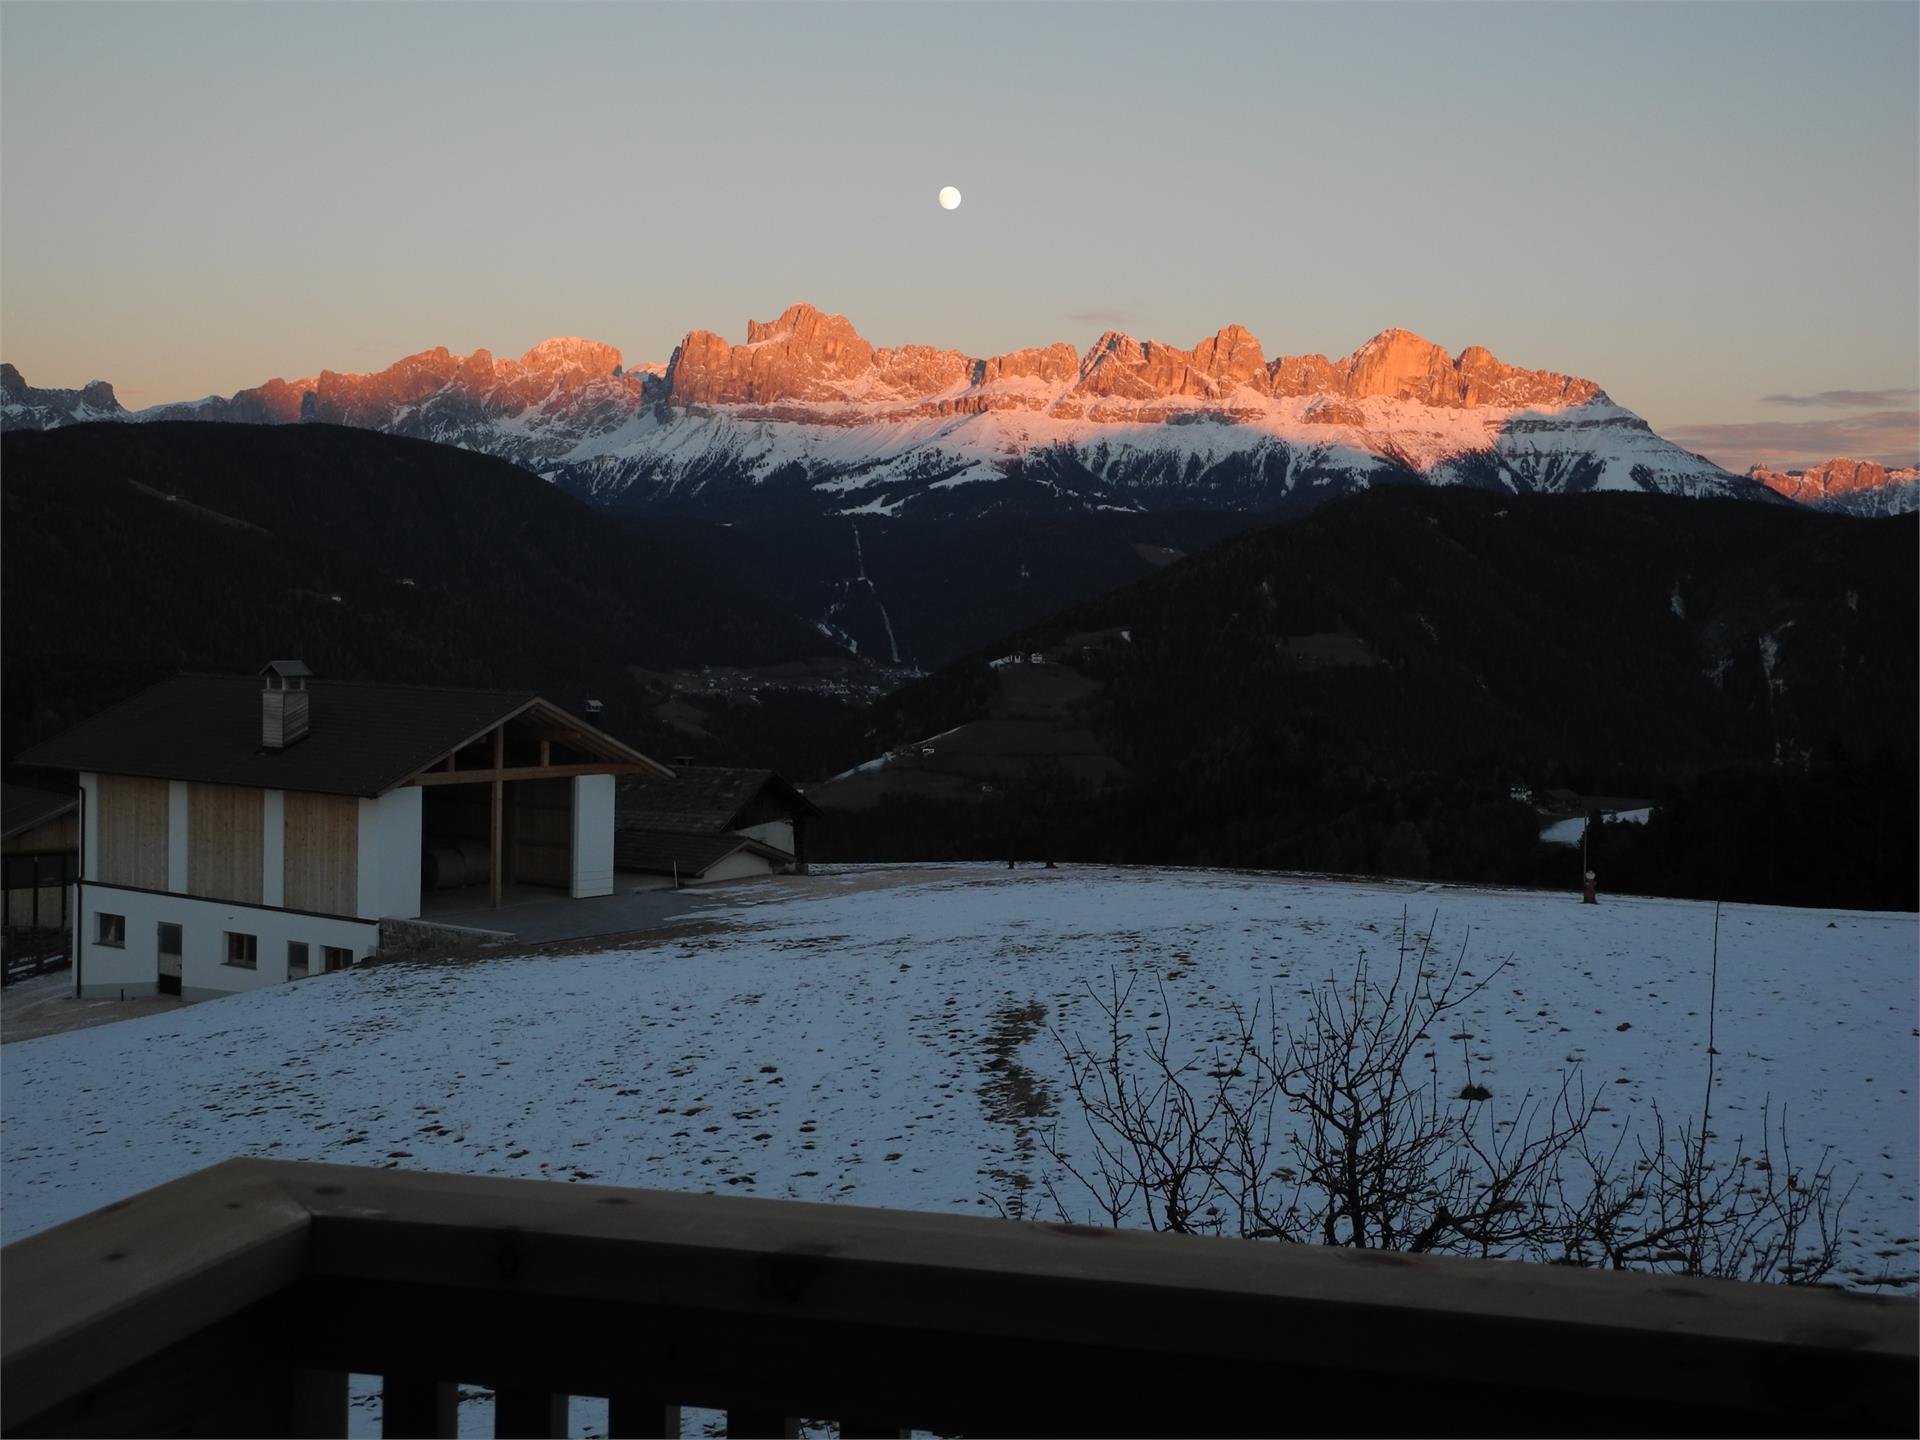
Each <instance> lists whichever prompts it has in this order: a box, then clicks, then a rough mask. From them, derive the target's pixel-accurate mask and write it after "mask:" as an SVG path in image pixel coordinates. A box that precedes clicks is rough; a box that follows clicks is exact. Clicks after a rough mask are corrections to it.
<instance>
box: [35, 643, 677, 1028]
mask: <svg viewBox="0 0 1920 1440" xmlns="http://www.w3.org/2000/svg"><path fill="white" fill-rule="evenodd" d="M20 763H21V764H23V765H32V766H39V767H45V768H49V769H59V770H68V771H74V772H77V773H78V777H79V790H80V798H81V810H80V818H81V825H80V830H81V833H80V851H81V855H80V879H79V882H78V885H77V891H78V898H77V901H76V923H75V925H74V985H75V992H76V993H77V994H79V995H81V996H103V997H112V996H129V997H130V996H134V995H151V994H154V993H156V992H157V993H162V994H179V995H183V996H185V997H187V998H189V999H195V998H205V997H209V996H214V995H222V994H228V993H231V992H233V991H238V990H249V989H253V988H255V987H257V986H261V985H269V984H273V983H276V982H278V981H282V980H288V979H299V978H300V977H302V976H304V975H311V974H315V973H318V972H321V971H325V970H333V969H340V968H344V967H346V966H348V965H351V964H352V963H353V962H354V961H356V960H358V959H361V958H363V957H365V956H367V955H369V954H371V953H373V951H374V950H375V949H376V948H378V946H379V941H380V922H381V921H382V920H388V921H393V920H414V919H418V918H420V917H421V916H422V913H423V909H422V901H423V898H424V899H425V901H426V912H425V913H426V916H427V918H429V919H431V916H432V913H433V909H434V906H435V904H436V902H438V903H441V904H443V905H445V906H446V908H448V909H470V908H471V907H472V906H473V905H474V904H475V903H477V902H478V900H479V896H480V894H482V893H485V894H486V895H488V896H489V897H490V899H491V901H492V903H493V904H495V905H498V904H500V903H501V901H502V898H503V896H509V895H511V896H513V897H515V898H530V897H531V896H533V895H536V894H537V895H542V896H546V897H551V896H553V895H555V894H556V893H558V894H565V895H570V896H573V897H576V898H577V897H584V896H589V895H607V894H611V893H612V892H613V885H614V877H613V870H614V864H613V821H614V786H615V782H616V778H617V777H619V776H622V775H642V774H651V775H656V776H661V777H668V776H671V774H672V772H671V771H670V770H668V769H667V767H665V766H663V765H660V764H658V763H656V762H655V761H653V760H650V759H648V758H647V757H646V756H644V755H642V754H640V753H639V752H638V751H635V750H633V749H630V748H629V747H627V746H626V745H623V744H621V743H620V742H619V741H618V740H615V739H614V738H613V737H612V736H610V735H607V734H605V733H603V732H602V731H599V730H596V729H595V728H594V727H592V726H591V725H588V724H587V723H585V722H584V721H582V720H578V719H576V718H575V717H573V716H571V715H569V714H567V713H566V712H565V711H562V710H560V709H559V708H558V707H556V706H554V705H550V704H548V703H547V702H546V701H545V700H542V699H541V698H540V697H539V696H537V695H533V694H529V693H526V692H517V691H498V690H453V689H441V688H433V687H428V686H417V685H375V684H360V683H354V682H348V681H327V680H316V679H314V678H312V676H311V674H310V673H309V672H308V670H307V668H306V666H304V665H302V664H300V663H299V662H298V661H276V662H274V663H273V664H271V665H269V666H267V667H266V668H265V669H264V670H263V671H262V672H261V675H260V677H259V678H257V679H256V678H253V677H248V676H244V675H181V676H176V677H175V678H174V679H172V680H168V681H164V682H162V683H161V684H159V685H156V686H154V687H153V688H152V689H150V690H146V691H143V692H142V693H140V694H139V695H136V696H134V697H133V698H132V699H130V700H127V701H125V702H124V703H122V704H120V705H117V706H115V707H114V708H113V709H111V710H108V711H106V712H104V713H102V714H100V715H96V716H95V717H93V718H92V719H91V720H88V721H85V722H84V723H82V724H80V725H77V726H75V727H74V728H73V729H71V730H69V731H67V732H66V733H65V734H63V735H60V736H58V737H56V738H55V739H53V740H50V741H48V742H47V743H46V744H44V745H41V746H38V747H37V748H35V749H33V750H30V751H28V752H26V753H25V754H23V755H22V756H20ZM483 887H484V888H483ZM443 891H445V892H451V893H450V894H446V895H444V896H443V895H442V892H443ZM463 891H464V893H462V892H463Z"/></svg>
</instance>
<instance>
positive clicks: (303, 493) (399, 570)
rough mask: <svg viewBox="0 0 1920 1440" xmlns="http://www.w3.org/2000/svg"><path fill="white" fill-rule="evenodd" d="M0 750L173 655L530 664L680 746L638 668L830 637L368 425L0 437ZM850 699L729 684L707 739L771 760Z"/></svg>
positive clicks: (729, 657) (619, 722)
mask: <svg viewBox="0 0 1920 1440" xmlns="http://www.w3.org/2000/svg"><path fill="white" fill-rule="evenodd" d="M0 444H3V445H4V452H3V455H0V460H3V469H0V497H3V499H4V507H5V508H4V517H3V518H4V532H0V533H3V535H4V547H5V550H4V562H5V563H4V566H3V567H0V573H3V583H4V603H5V613H4V621H3V625H4V653H5V682H6V683H5V721H6V752H7V755H8V756H9V757H10V756H12V755H13V754H16V753H18V752H19V751H20V750H21V749H22V748H24V747H25V746H27V745H30V744H32V743H34V742H35V741H37V740H39V739H41V738H44V737H45V736H47V735H48V734H51V733H53V732H54V731H57V730H59V729H61V728H62V727H64V726H65V725H67V724H71V723H72V722H73V721H75V720H77V719H79V718H81V717H83V716H85V715H87V714H90V713H92V712H93V711H95V710H98V709H100V708H102V707H103V706H105V705H107V704H110V703H112V702H114V701H116V700H118V699H120V698H122V697H124V696H125V695H127V694H130V693H132V692H133V691H135V690H137V689H139V688H141V687H142V686H144V685H147V684H149V683H151V682H153V681H154V680H156V679H159V678H161V677H162V676H165V675H168V674H172V673H174V672H175V671H178V670H212V671H245V670H250V669H252V668H255V667H257V666H258V665H260V664H261V663H262V662H263V661H265V660H267V659H269V658H278V657H298V658H300V659H303V660H305V661H306V662H307V664H308V665H310V666H312V667H313V669H314V670H315V672H316V673H318V674H321V675H325V676H332V677H336V678H359V679H379V680H393V681H415V682H422V683H429V684H448V685H475V686H502V687H525V688H531V689H535V690H538V691H540V692H541V693H543V694H546V695H547V696H549V697H550V698H551V699H552V700H554V701H555V702H556V703H557V704H560V705H563V706H566V707H568V708H570V709H573V710H575V711H576V712H578V711H579V710H580V709H581V707H582V706H583V705H584V704H585V702H586V700H587V699H588V698H589V697H591V698H593V699H597V700H600V701H601V702H602V703H603V705H604V707H605V709H604V711H603V712H602V713H601V715H600V716H599V719H600V720H601V721H602V723H604V724H605V725H606V726H607V727H608V728H609V729H611V730H613V731H614V732H615V733H617V734H620V735H621V736H622V737H623V738H626V739H629V740H633V741H635V742H636V743H639V744H641V745H642V746H643V748H647V747H650V748H653V749H656V750H663V751H665V752H667V753H672V752H673V751H675V750H678V749H684V748H688V741H687V739H686V737H685V736H684V735H681V734H677V733H675V732H673V731H671V730H670V729H668V728H667V727H666V726H664V725H663V724H662V723H661V722H660V721H659V720H657V719H656V718H655V717H654V715H653V710H654V708H655V707H656V706H657V705H658V703H659V702H660V700H661V698H662V697H661V695H660V694H659V693H658V687H657V685H656V686H655V687H653V688H650V687H649V685H648V684H647V683H645V682H644V681H643V680H642V679H639V678H636V677H635V676H634V675H633V673H632V671H631V670H630V668H629V667H635V666H638V667H645V668H647V669H648V670H650V671H654V672H663V671H672V670H676V669H679V668H682V667H696V668H697V667H698V666H700V665H703V664H730V665H769V666H770V665H776V664H780V663H782V662H793V661H802V660H806V659H808V658H809V657H821V656H830V655H833V654H835V653H837V652H836V651H835V647H833V646H832V645H831V644H830V643H829V642H828V641H827V640H825V639H824V638H823V637H822V636H820V635H819V634H818V633H816V632H814V631H812V630H810V629H809V628H807V627H806V626H803V625H801V624H800V623H799V622H797V621H795V620H793V619H791V618H790V617H788V616H786V615H783V614H781V613H779V612H778V611H777V610H775V609H774V608H772V607H771V606H770V605H769V604H767V603H766V602H764V601H761V600H759V599H757V598H756V597H754V596H752V595H750V594H748V593H747V592H745V591H743V590H742V589H740V588H739V587H738V586H736V585H734V584H732V583H731V582H729V581H727V580H724V579H722V578H719V577H717V576H716V575H714V574H713V573H712V568H711V567H710V566H708V565H706V564H703V563H702V562H700V561H699V560H698V559H697V558H695V557H693V556H690V555H689V554H688V553H687V552H685V551H684V550H683V549H681V548H680V547H678V546H676V545H673V544H671V543H669V542H666V541H663V540H659V539H656V538H653V537H649V536H648V535H646V534H645V533H644V532H636V531H634V530H631V529H630V528H628V527H625V526H621V525H619V524H617V523H615V522H612V521H610V520H608V519H607V518H606V517H604V516H601V515H596V514H595V513H593V512H592V511H590V510H589V509H587V508H586V507H585V506H583V505H581V504H580V503H579V502H577V501H575V500H572V499H570V498H568V497H567V496H565V495H561V494H559V493H557V492H556V491H555V490H554V489H553V488H552V487H551V486H549V485H547V484H546V483H544V482H543V481H541V480H539V479H538V478H537V477H535V476H533V475H530V474H528V473H527V472H526V471H524V470H520V469H518V468H516V467H515V466H513V465H510V464H508V463H506V462H505V461H502V460H496V459H492V458H489V457H487V456H484V455H475V454H471V453H469V452H467V451H463V450H456V449H452V448H450V447H447V446H441V445H433V444H428V443H425V442H423V441H417V440H406V439H398V438H394V437H391V436H386V435H379V434H374V433H371V432H368V431H363V430H350V429H344V428H339V427H335V426H325V425H302V426H286V427H273V428H269V427H263V426H251V425H208V424H191V423H166V424H150V425H139V426H133V425H105V424H103V425H84V426H78V427H74V428H71V429H62V430H58V431H53V432H49V433H46V434H32V433H24V434H12V433H10V434H8V435H6V436H5V438H4V441H3V442H0ZM834 708H835V706H834V704H833V702H831V701H824V700H823V701H818V702H817V703H815V697H811V696H806V695H783V696H774V697H771V698H770V699H769V701H768V702H767V703H760V704H755V705H741V706H734V707H717V708H716V712H715V716H716V718H713V719H711V720H710V728H711V729H713V730H714V732H715V733H714V735H713V736H712V738H711V739H710V741H709V742H708V745H707V747H706V753H705V754H704V755H703V757H702V758H706V759H711V760H715V761H721V760H727V759H736V758H737V759H754V758H764V756H765V754H766V751H767V748H768V747H769V746H774V745H777V744H778V743H780V742H781V741H782V740H783V739H784V738H785V736H786V735H787V734H788V733H789V732H791V730H792V729H793V728H794V725H796V724H801V723H804V724H806V725H817V724H819V723H821V722H822V720H823V718H824V716H825V715H827V714H830V713H831V712H832V711H833V710H834Z"/></svg>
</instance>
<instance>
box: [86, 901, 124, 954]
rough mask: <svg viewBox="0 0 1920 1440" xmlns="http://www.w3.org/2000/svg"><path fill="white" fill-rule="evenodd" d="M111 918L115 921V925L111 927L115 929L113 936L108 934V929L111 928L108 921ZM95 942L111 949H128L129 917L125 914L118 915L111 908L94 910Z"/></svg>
mask: <svg viewBox="0 0 1920 1440" xmlns="http://www.w3.org/2000/svg"><path fill="white" fill-rule="evenodd" d="M109 920H111V921H112V922H113V925H112V927H111V928H112V929H113V931H114V933H113V934H112V935H111V936H109V935H108V934H107V930H108V928H109V927H108V925H107V922H108V921H109ZM93 943H94V944H96V945H104V946H106V947H107V948H108V949H109V950H124V949H126V948H127V917H126V916H125V915H116V914H114V913H113V912H112V911H111V910H96V911H94V912H93Z"/></svg>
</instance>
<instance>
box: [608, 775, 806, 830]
mask: <svg viewBox="0 0 1920 1440" xmlns="http://www.w3.org/2000/svg"><path fill="white" fill-rule="evenodd" d="M766 790H771V791H772V792H773V796H774V799H775V800H776V801H777V802H778V803H779V804H780V805H781V806H782V807H783V808H785V809H786V810H788V811H790V812H792V813H793V814H796V815H818V814H819V813H820V811H819V810H818V809H817V808H815V806H814V804H813V802H812V801H811V800H809V799H807V797H806V796H804V795H802V794H801V793H800V792H799V791H798V790H796V789H794V788H793V786H792V785H790V784H788V783H787V782H786V781H785V780H783V779H781V778H780V776H778V775H776V774H775V773H774V772H773V771H771V770H738V769H734V768H732V767H730V766H724V765H681V766H678V767H676V768H675V770H674V772H673V775H672V776H671V778H669V777H665V776H661V777H655V776H652V775H623V776H621V778H620V788H619V791H618V798H617V799H616V801H615V803H614V824H615V825H616V826H619V827H622V828H631V829H636V830H666V831H673V832H675V833H676V834H684V835H712V834H716V833H718V832H719V831H722V830H731V829H733V828H734V822H735V821H736V820H737V819H738V817H739V815H740V813H741V812H742V811H744V810H745V809H746V808H747V807H748V806H749V805H751V804H752V803H753V801H754V800H755V799H756V798H757V797H758V796H759V795H760V794H761V792H763V791H766Z"/></svg>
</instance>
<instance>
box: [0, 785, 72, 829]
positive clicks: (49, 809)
mask: <svg viewBox="0 0 1920 1440" xmlns="http://www.w3.org/2000/svg"><path fill="white" fill-rule="evenodd" d="M79 803H80V797H79V796H78V795H76V794H74V793H73V792H72V791H70V790H69V791H67V792H66V793H65V794H61V793H59V792H58V791H53V790H36V789H34V788H33V787H32V786H29V785H0V838H5V839H8V840H11V839H12V838H13V837H14V836H16V835H19V834H21V833H23V832H24V831H27V830H31V829H33V828H34V826H36V825H44V824H46V823H47V821H49V820H56V819H58V818H59V817H60V816H62V815H64V814H66V813H67V811H69V810H71V809H73V808H74V807H75V806H76V805H78V804H79Z"/></svg>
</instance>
